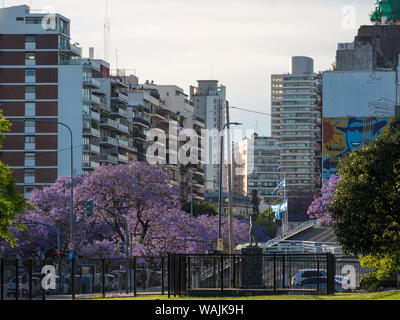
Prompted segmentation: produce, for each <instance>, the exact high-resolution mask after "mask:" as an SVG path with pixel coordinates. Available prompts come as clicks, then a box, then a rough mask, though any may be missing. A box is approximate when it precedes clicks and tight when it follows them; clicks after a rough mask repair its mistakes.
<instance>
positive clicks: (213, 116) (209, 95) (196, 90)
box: [190, 80, 228, 192]
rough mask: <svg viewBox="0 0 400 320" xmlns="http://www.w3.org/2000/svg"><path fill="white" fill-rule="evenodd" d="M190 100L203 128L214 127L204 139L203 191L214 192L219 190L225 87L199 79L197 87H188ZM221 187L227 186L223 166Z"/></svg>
mask: <svg viewBox="0 0 400 320" xmlns="http://www.w3.org/2000/svg"><path fill="white" fill-rule="evenodd" d="M190 100H191V101H192V102H193V106H194V114H195V116H196V117H197V118H199V119H202V120H204V123H205V129H207V130H213V129H215V131H216V133H218V134H216V135H214V136H210V138H209V139H208V141H204V145H205V147H206V148H207V149H206V150H205V154H206V159H205V161H206V164H205V179H206V184H205V191H206V192H215V191H217V190H219V185H220V183H219V180H220V179H219V176H220V175H219V170H220V165H219V163H220V149H219V145H220V136H219V132H221V131H222V129H223V127H224V125H225V123H226V106H227V104H228V101H227V100H226V87H225V86H223V85H219V82H218V80H199V81H198V86H197V87H194V86H192V87H190ZM223 170H224V172H223V174H222V176H223V179H222V188H223V189H226V188H227V171H226V168H225V167H224V168H223Z"/></svg>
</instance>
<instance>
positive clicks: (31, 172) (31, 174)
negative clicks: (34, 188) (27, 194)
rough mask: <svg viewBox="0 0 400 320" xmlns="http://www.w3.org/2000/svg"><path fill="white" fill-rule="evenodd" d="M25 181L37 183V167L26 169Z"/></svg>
mask: <svg viewBox="0 0 400 320" xmlns="http://www.w3.org/2000/svg"><path fill="white" fill-rule="evenodd" d="M24 176H25V183H35V169H25V174H24Z"/></svg>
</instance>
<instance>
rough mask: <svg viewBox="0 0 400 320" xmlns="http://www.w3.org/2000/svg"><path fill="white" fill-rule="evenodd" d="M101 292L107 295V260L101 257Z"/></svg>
mask: <svg viewBox="0 0 400 320" xmlns="http://www.w3.org/2000/svg"><path fill="white" fill-rule="evenodd" d="M101 293H102V295H103V298H105V297H106V261H105V260H104V259H101Z"/></svg>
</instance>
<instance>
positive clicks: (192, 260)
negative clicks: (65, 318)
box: [0, 253, 372, 300]
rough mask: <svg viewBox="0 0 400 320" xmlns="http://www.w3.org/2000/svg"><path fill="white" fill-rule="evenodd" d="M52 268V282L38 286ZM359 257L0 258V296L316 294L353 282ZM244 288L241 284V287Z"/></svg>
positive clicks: (358, 273)
mask: <svg viewBox="0 0 400 320" xmlns="http://www.w3.org/2000/svg"><path fill="white" fill-rule="evenodd" d="M49 267H50V268H52V270H53V271H54V274H53V280H54V281H55V288H49V289H43V285H45V284H46V283H47V284H48V283H49V281H50V280H51V276H46V274H44V273H43V272H46V268H47V269H48V268H49ZM370 272H372V270H370V269H363V268H361V266H360V263H359V260H358V258H357V257H344V256H336V257H335V256H334V255H332V254H278V253H276V254H262V255H226V254H211V255H206V254H202V255H189V254H170V255H168V256H167V257H134V258H132V259H129V260H126V259H74V260H25V259H22V260H21V259H5V258H2V259H0V284H1V287H0V299H1V300H51V299H75V298H79V297H92V296H100V297H105V296H108V295H110V294H112V295H118V294H131V295H134V296H136V295H143V294H156V295H164V294H168V296H171V295H174V296H176V295H190V296H192V295H193V296H196V295H200V296H201V295H203V296H204V295H207V294H208V295H209V296H216V295H217V296H218V295H222V294H223V295H243V294H249V292H250V293H251V292H253V293H254V294H260V293H261V294H315V293H322V294H324V293H333V292H346V291H350V290H354V289H358V288H359V286H360V281H361V278H362V276H363V274H368V273H370ZM245 291H246V292H245Z"/></svg>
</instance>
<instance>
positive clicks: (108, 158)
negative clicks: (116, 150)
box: [100, 154, 118, 164]
mask: <svg viewBox="0 0 400 320" xmlns="http://www.w3.org/2000/svg"><path fill="white" fill-rule="evenodd" d="M100 162H101V163H112V164H118V157H115V156H112V155H110V154H101V155H100Z"/></svg>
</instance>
